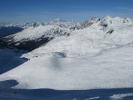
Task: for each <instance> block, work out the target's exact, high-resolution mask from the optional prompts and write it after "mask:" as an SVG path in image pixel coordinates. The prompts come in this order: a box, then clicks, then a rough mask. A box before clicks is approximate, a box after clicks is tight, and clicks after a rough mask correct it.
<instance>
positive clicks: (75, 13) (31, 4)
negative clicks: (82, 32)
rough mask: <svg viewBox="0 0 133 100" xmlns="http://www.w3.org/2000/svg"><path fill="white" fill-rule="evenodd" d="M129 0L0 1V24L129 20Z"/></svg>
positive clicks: (131, 0)
mask: <svg viewBox="0 0 133 100" xmlns="http://www.w3.org/2000/svg"><path fill="white" fill-rule="evenodd" d="M132 12H133V0H0V22H13V23H21V22H31V21H49V20H52V19H55V18H61V19H64V20H70V21H72V20H73V21H82V20H85V19H88V18H90V17H92V16H98V17H103V16H107V15H110V16H123V17H131V18H133V13H132Z"/></svg>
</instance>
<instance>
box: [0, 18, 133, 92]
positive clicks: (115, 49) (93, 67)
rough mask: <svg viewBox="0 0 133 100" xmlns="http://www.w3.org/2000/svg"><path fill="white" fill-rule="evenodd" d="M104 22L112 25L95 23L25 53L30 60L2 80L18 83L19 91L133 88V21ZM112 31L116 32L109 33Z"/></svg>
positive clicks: (116, 20) (9, 72) (8, 73)
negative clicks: (104, 25) (105, 26)
mask: <svg viewBox="0 0 133 100" xmlns="http://www.w3.org/2000/svg"><path fill="white" fill-rule="evenodd" d="M104 20H105V21H106V23H109V25H108V27H107V28H105V29H104V28H103V27H102V26H101V23H100V22H96V23H94V24H93V25H91V26H90V27H87V28H84V29H79V30H74V31H72V32H71V35H70V36H68V37H66V36H62V37H56V38H55V39H53V40H51V41H50V42H48V43H47V44H46V45H42V46H41V47H39V48H37V49H35V50H33V51H31V52H29V53H27V54H24V55H23V56H22V57H25V58H27V59H29V60H28V61H27V62H25V63H23V64H22V65H19V66H18V67H16V68H14V69H12V70H10V71H8V72H6V73H4V74H2V75H0V81H5V80H16V81H17V82H18V84H17V85H15V86H13V88H19V89H20V88H21V89H40V88H49V89H56V90H86V89H103V88H132V87H133V79H132V77H133V22H132V21H129V20H128V21H129V22H126V23H125V24H123V19H122V18H119V17H116V18H110V17H106V18H105V19H103V22H104ZM110 21H112V22H111V23H113V24H111V23H110ZM124 21H127V20H124ZM45 28H46V27H45ZM110 29H113V30H114V32H113V33H108V30H110ZM42 30H43V28H42V26H41V31H42ZM28 31H29V30H28ZM38 31H39V30H38ZM21 34H22V33H21ZM17 35H18V34H17ZM17 35H16V36H17ZM34 35H35V34H34ZM41 35H42V34H41ZM24 36H25V35H24ZM35 36H36V35H35ZM35 36H33V37H35ZM39 36H40V35H39ZM18 37H21V36H19V35H18ZM26 37H27V35H26ZM31 38H32V37H30V39H31ZM17 39H20V38H17ZM17 39H16V40H17ZM20 40H21V39H20Z"/></svg>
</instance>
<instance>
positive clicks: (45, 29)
mask: <svg viewBox="0 0 133 100" xmlns="http://www.w3.org/2000/svg"><path fill="white" fill-rule="evenodd" d="M58 31H59V32H58ZM62 31H63V32H62ZM68 31H69V30H68V29H65V28H60V27H59V26H55V25H46V26H42V25H40V26H38V27H29V28H28V29H25V30H24V31H22V32H20V33H17V34H14V35H13V40H14V41H15V42H17V41H28V40H36V39H39V38H41V37H43V36H44V37H49V38H52V37H55V36H58V35H64V33H65V32H68ZM56 32H57V34H56ZM54 33H55V34H54Z"/></svg>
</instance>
